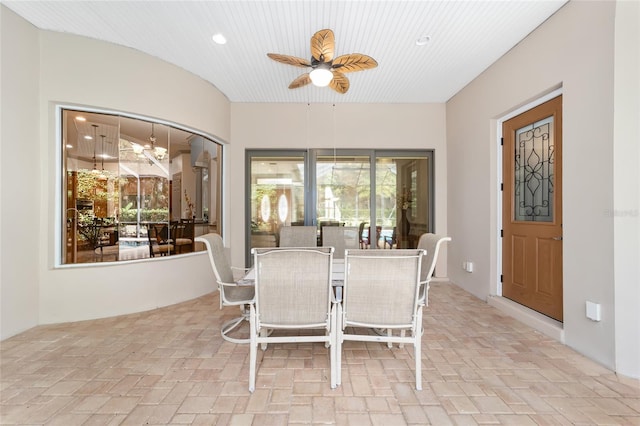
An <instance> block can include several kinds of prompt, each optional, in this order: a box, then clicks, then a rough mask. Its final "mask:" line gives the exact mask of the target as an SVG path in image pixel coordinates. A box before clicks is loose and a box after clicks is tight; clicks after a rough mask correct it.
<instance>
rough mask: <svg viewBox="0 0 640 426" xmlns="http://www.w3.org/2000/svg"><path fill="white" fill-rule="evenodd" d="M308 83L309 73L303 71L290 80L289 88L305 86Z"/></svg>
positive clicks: (309, 79) (309, 81) (309, 80)
mask: <svg viewBox="0 0 640 426" xmlns="http://www.w3.org/2000/svg"><path fill="white" fill-rule="evenodd" d="M309 83H311V77H309V73H304V74H302V75H301V76H299V77H298V78H296V79H295V80H293V81H292V82H291V84H290V85H289V89H297V88H298V87H302V86H306V85H307V84H309Z"/></svg>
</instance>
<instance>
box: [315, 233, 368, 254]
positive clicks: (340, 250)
mask: <svg viewBox="0 0 640 426" xmlns="http://www.w3.org/2000/svg"><path fill="white" fill-rule="evenodd" d="M322 234H323V236H322V245H323V246H324V247H334V248H335V252H334V255H333V256H334V257H335V258H336V259H344V251H345V250H346V249H357V248H359V247H360V236H359V232H358V227H357V226H325V227H324V228H323V229H322Z"/></svg>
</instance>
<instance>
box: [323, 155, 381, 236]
mask: <svg viewBox="0 0 640 426" xmlns="http://www.w3.org/2000/svg"><path fill="white" fill-rule="evenodd" d="M315 178H316V220H317V222H316V223H317V224H318V232H319V242H320V243H321V241H322V227H323V226H352V227H358V229H359V233H360V246H361V247H364V246H367V245H368V243H367V241H368V239H369V224H370V223H371V208H370V205H371V203H370V200H371V161H370V157H369V156H368V155H361V156H353V155H334V154H331V155H320V154H319V155H318V156H317V157H316V176H315ZM374 244H375V243H374Z"/></svg>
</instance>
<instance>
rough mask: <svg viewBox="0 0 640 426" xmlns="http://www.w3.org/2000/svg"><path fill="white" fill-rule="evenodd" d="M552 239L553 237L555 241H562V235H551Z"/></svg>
mask: <svg viewBox="0 0 640 426" xmlns="http://www.w3.org/2000/svg"><path fill="white" fill-rule="evenodd" d="M553 239H554V240H556V241H562V236H559V237H553Z"/></svg>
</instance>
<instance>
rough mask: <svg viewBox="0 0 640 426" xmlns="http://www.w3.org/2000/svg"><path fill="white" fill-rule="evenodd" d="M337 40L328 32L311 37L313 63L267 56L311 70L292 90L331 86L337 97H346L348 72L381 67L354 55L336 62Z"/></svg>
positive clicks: (299, 59) (365, 56) (321, 32)
mask: <svg viewBox="0 0 640 426" xmlns="http://www.w3.org/2000/svg"><path fill="white" fill-rule="evenodd" d="M334 50H335V37H334V35H333V31H331V30H329V29H325V30H320V31H318V32H316V33H315V34H314V35H313V37H311V60H310V61H307V60H306V59H302V58H298V57H296V56H289V55H281V54H278V53H267V56H268V57H270V58H271V59H273V60H274V61H278V62H282V63H283V64H288V65H293V66H296V67H301V68H312V70H311V71H310V72H308V73H305V74H302V75H301V76H299V77H298V78H296V79H295V80H293V81H292V82H291V84H290V85H289V89H296V88H298V87H302V86H306V85H307V84H309V83H313V84H314V85H315V86H320V87H324V86H329V87H331V88H332V89H333V90H335V91H336V92H338V93H346V92H347V90H349V80H348V79H347V77H346V76H345V75H344V74H345V73H348V72H354V71H362V70H366V69H370V68H375V67H377V66H378V63H377V62H376V60H375V59H373V58H372V57H370V56H367V55H363V54H361V53H351V54H348V55H342V56H338V57H337V58H335V59H334Z"/></svg>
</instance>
